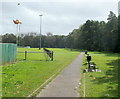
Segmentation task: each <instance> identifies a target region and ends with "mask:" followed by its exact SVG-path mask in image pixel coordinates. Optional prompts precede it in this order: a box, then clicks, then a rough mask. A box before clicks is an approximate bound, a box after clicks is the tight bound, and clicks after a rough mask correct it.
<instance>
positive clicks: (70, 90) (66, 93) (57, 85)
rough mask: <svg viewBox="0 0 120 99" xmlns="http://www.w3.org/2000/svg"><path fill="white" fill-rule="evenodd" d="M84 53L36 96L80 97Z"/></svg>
mask: <svg viewBox="0 0 120 99" xmlns="http://www.w3.org/2000/svg"><path fill="white" fill-rule="evenodd" d="M83 55H84V53H83V52H81V53H80V54H79V55H78V57H77V58H76V59H75V60H74V61H73V62H72V63H71V64H69V65H68V66H67V67H66V68H65V69H64V70H63V71H62V72H61V73H60V74H59V75H58V76H57V77H56V78H54V79H53V80H52V81H51V82H50V83H49V84H48V85H47V86H46V87H45V89H43V90H42V91H41V92H40V93H39V94H38V95H37V96H36V97H80V94H79V90H80V89H79V84H80V78H81V77H80V75H81V66H82V59H83Z"/></svg>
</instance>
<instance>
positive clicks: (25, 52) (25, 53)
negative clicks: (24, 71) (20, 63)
mask: <svg viewBox="0 0 120 99" xmlns="http://www.w3.org/2000/svg"><path fill="white" fill-rule="evenodd" d="M17 53H24V55H25V59H24V60H26V59H27V53H46V54H47V55H48V56H49V57H50V58H51V61H53V51H51V52H46V51H43V52H36V51H18V52H17Z"/></svg>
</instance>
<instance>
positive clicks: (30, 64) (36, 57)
mask: <svg viewBox="0 0 120 99" xmlns="http://www.w3.org/2000/svg"><path fill="white" fill-rule="evenodd" d="M25 50H27V51H39V50H38V49H33V48H19V49H18V51H25ZM50 50H53V51H54V61H50V60H49V58H48V57H47V56H46V55H45V54H43V53H37V54H36V53H34V54H33V53H29V54H28V56H27V60H24V54H23V53H19V54H18V55H17V59H18V61H17V62H16V63H14V64H9V65H5V66H2V95H3V97H26V96H28V95H29V94H31V93H32V92H33V91H34V90H35V89H37V88H38V87H39V86H40V85H41V84H43V83H44V82H45V81H46V80H47V79H48V78H49V77H51V76H52V75H53V74H54V73H56V72H57V71H58V70H60V69H61V68H63V67H66V66H67V65H68V64H70V63H71V62H72V61H73V60H74V59H75V58H76V57H77V55H78V54H79V53H80V52H79V51H70V50H67V49H57V48H54V49H50ZM41 51H42V50H41Z"/></svg>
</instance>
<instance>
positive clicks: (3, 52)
mask: <svg viewBox="0 0 120 99" xmlns="http://www.w3.org/2000/svg"><path fill="white" fill-rule="evenodd" d="M16 53H17V45H16V44H9V43H1V44H0V65H2V64H6V63H12V62H15V61H16Z"/></svg>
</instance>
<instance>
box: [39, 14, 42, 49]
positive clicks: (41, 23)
mask: <svg viewBox="0 0 120 99" xmlns="http://www.w3.org/2000/svg"><path fill="white" fill-rule="evenodd" d="M39 16H40V46H39V50H40V49H41V36H42V35H41V31H42V28H41V26H42V16H43V15H42V14H40V15H39Z"/></svg>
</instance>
